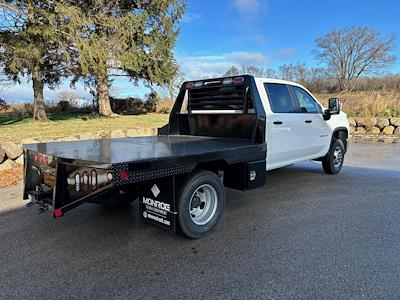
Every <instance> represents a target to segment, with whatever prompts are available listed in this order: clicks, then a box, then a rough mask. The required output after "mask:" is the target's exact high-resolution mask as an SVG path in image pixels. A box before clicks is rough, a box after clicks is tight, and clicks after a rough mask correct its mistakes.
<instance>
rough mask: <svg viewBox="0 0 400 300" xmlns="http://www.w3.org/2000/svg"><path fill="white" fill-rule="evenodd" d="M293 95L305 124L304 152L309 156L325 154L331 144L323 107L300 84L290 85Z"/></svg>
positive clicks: (314, 156)
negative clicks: (323, 115)
mask: <svg viewBox="0 0 400 300" xmlns="http://www.w3.org/2000/svg"><path fill="white" fill-rule="evenodd" d="M289 89H290V90H291V93H292V95H293V100H294V102H295V106H296V110H297V111H298V112H299V116H300V117H301V121H302V122H303V124H304V142H303V148H304V150H303V151H304V154H305V156H307V157H308V158H310V157H312V158H316V157H320V156H323V155H325V153H324V151H326V146H327V145H329V144H330V138H331V136H330V130H329V127H328V125H327V124H326V121H325V120H324V118H323V117H322V108H321V106H320V105H319V104H318V103H317V102H316V101H315V99H314V98H313V97H312V96H311V95H310V94H309V93H308V92H307V91H306V90H304V89H302V88H301V87H298V86H289Z"/></svg>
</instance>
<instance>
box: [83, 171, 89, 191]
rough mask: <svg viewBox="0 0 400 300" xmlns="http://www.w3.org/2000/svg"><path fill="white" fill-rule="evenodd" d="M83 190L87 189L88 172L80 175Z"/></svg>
mask: <svg viewBox="0 0 400 300" xmlns="http://www.w3.org/2000/svg"><path fill="white" fill-rule="evenodd" d="M82 183H83V190H84V191H87V190H88V188H89V174H88V172H86V171H85V172H83V174H82Z"/></svg>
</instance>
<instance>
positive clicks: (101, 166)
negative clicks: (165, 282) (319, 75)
mask: <svg viewBox="0 0 400 300" xmlns="http://www.w3.org/2000/svg"><path fill="white" fill-rule="evenodd" d="M265 122H266V118H265V111H264V108H263V105H262V103H261V99H260V96H259V94H258V92H257V88H256V86H255V81H254V78H253V77H251V76H243V77H237V78H230V79H228V80H226V79H222V78H221V79H216V80H211V81H204V82H201V83H199V82H197V83H196V85H194V84H193V83H187V84H184V85H183V86H182V88H181V90H180V92H179V95H178V98H177V100H176V102H175V104H174V107H173V108H172V111H171V113H170V118H169V122H168V124H167V125H165V126H164V127H162V128H160V129H159V131H158V135H157V136H148V137H131V138H116V139H97V140H87V141H70V142H50V143H39V144H30V145H25V146H24V160H25V163H24V164H25V168H24V181H25V183H24V199H29V200H30V202H29V203H28V206H32V205H34V204H38V205H39V206H40V209H39V211H40V212H44V211H51V212H52V215H53V217H55V218H58V217H61V216H63V215H64V214H65V213H66V212H67V211H69V210H71V209H73V208H75V207H77V206H79V205H81V204H84V203H87V202H90V203H98V204H103V205H108V204H110V203H114V202H115V203H119V204H124V203H128V204H129V203H130V202H131V201H134V200H135V199H139V209H140V217H141V219H142V220H143V221H145V222H147V223H151V224H153V225H156V226H158V227H161V228H163V229H166V230H168V231H169V232H171V233H175V231H176V228H177V226H178V224H179V225H180V227H181V229H182V230H183V231H184V233H185V234H186V235H187V236H189V237H192V238H198V237H201V236H203V235H204V234H206V233H207V232H209V231H210V230H211V229H212V228H213V227H214V226H215V224H216V223H217V222H218V219H219V217H220V215H221V213H222V210H223V207H224V202H225V192H224V186H225V187H230V188H235V189H238V190H243V191H244V190H249V189H254V188H257V187H260V186H262V185H264V183H265V171H266V151H267V147H266V143H265ZM209 200H210V201H209ZM180 205H181V206H182V205H183V206H184V207H181V208H179V206H180ZM178 219H179V221H178ZM187 226H191V229H190V228H189V227H187Z"/></svg>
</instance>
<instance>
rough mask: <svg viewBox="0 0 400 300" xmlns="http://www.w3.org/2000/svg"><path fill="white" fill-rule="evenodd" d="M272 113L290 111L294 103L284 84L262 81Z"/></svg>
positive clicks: (292, 110) (292, 109)
mask: <svg viewBox="0 0 400 300" xmlns="http://www.w3.org/2000/svg"><path fill="white" fill-rule="evenodd" d="M264 86H265V89H266V91H267V94H268V99H269V104H270V105H271V109H272V111H273V112H274V113H292V112H294V105H293V101H292V97H291V95H290V92H289V89H288V87H287V85H286V84H278V83H264Z"/></svg>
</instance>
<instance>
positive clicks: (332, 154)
mask: <svg viewBox="0 0 400 300" xmlns="http://www.w3.org/2000/svg"><path fill="white" fill-rule="evenodd" d="M345 153H346V149H345V147H344V144H343V142H342V140H340V139H336V140H334V141H333V142H332V144H331V147H330V149H329V152H328V153H327V154H326V155H325V156H324V157H323V158H322V167H323V169H324V171H325V173H327V174H337V173H339V172H340V170H341V169H342V167H343V162H344V155H345ZM338 154H339V155H341V158H340V157H339V156H338V157H336V155H338Z"/></svg>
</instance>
